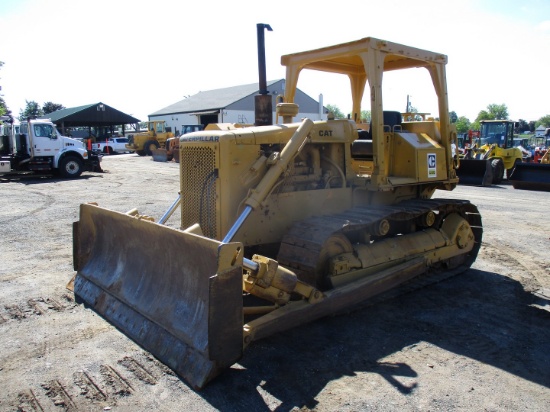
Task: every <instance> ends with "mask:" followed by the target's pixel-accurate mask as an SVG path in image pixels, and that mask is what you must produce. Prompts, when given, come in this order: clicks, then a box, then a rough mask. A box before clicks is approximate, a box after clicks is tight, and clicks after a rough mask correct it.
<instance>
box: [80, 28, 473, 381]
mask: <svg viewBox="0 0 550 412" xmlns="http://www.w3.org/2000/svg"><path fill="white" fill-rule="evenodd" d="M281 62H282V64H283V65H284V66H286V90H285V96H284V101H283V102H282V103H279V104H278V105H277V110H278V114H279V116H281V118H282V119H283V123H282V124H276V125H273V124H272V125H269V124H268V125H262V126H251V127H246V128H241V129H236V128H231V129H225V128H220V129H219V130H204V131H200V132H194V133H190V134H187V135H184V136H182V137H181V138H180V178H181V182H180V187H179V196H178V197H177V199H176V200H175V201H174V204H172V206H170V207H169V208H168V210H167V211H166V212H165V213H164V214H163V215H162V217H161V218H160V219H159V220H158V222H154V221H151V220H150V219H149V218H147V217H144V216H141V215H140V214H139V212H137V211H136V210H132V211H130V212H128V213H120V212H116V211H111V210H107V209H104V208H101V207H99V206H97V205H94V204H83V205H81V207H80V220H79V221H78V222H75V225H74V228H73V229H74V266H75V270H76V271H77V273H76V275H75V279H74V293H75V295H76V298H77V300H78V301H79V302H84V303H85V304H86V305H88V306H90V307H91V308H93V309H94V310H95V311H97V312H98V313H99V314H100V315H102V316H103V317H104V318H105V319H106V320H107V321H109V322H111V323H112V324H113V325H115V326H116V327H117V328H119V329H120V330H121V331H122V332H123V333H125V334H126V335H127V336H129V337H130V338H132V339H133V340H134V341H135V342H137V343H138V344H139V345H141V346H142V347H143V348H145V349H146V350H148V351H150V352H151V353H152V354H153V355H154V356H155V357H157V358H158V359H159V360H160V361H162V362H164V363H165V364H166V365H168V366H169V367H170V368H172V369H173V370H174V371H175V372H176V373H177V374H178V375H179V376H181V377H182V378H184V379H185V380H186V381H187V382H188V383H189V384H190V385H191V386H192V387H193V388H196V389H200V388H202V387H203V386H204V385H206V384H207V383H208V382H209V381H211V380H212V379H213V378H214V377H216V376H217V375H218V374H219V373H221V372H222V371H224V370H225V369H227V368H229V367H230V366H231V365H233V364H234V363H235V362H237V361H238V360H239V359H240V358H241V357H242V356H243V352H244V350H245V349H246V347H247V346H249V345H250V344H251V343H252V342H254V341H256V340H258V339H262V338H265V337H267V336H270V335H272V334H275V333H278V332H280V331H283V330H286V329H289V328H292V327H296V326H299V325H302V324H304V323H306V322H309V321H313V320H315V319H320V318H323V317H325V316H327V315H332V314H336V313H340V312H345V311H348V310H350V309H352V308H356V307H359V306H362V305H365V302H369V300H370V299H372V298H373V297H375V296H377V299H378V298H381V296H384V295H385V294H391V293H395V292H397V290H398V289H399V288H401V289H403V288H405V289H409V288H411V287H413V285H419V284H426V283H427V282H431V281H439V280H441V279H443V278H445V277H448V276H451V275H454V274H457V273H460V272H463V271H465V270H467V269H468V268H469V267H470V266H471V264H472V262H473V261H474V260H475V259H476V256H477V253H478V250H479V247H480V243H481V237H482V224H481V216H480V214H479V212H478V210H477V208H476V206H474V205H473V204H471V203H470V202H469V201H467V200H456V199H454V200H448V199H440V198H436V199H432V195H433V194H434V192H435V191H436V190H437V189H441V190H452V189H453V188H455V187H456V185H457V183H458V178H457V176H456V164H455V163H454V160H453V157H452V155H451V145H452V144H453V142H455V144H456V133H455V132H454V130H453V129H452V126H451V124H450V121H449V110H448V103H447V85H446V77H445V67H446V63H447V57H446V56H445V55H443V54H440V53H433V52H429V51H424V50H420V49H416V48H412V47H408V46H404V45H401V44H396V43H391V42H389V41H384V40H379V39H375V38H363V39H361V40H358V41H353V42H349V43H345V44H339V45H335V46H331V47H326V48H321V49H318V50H312V51H307V52H301V53H296V54H289V55H285V56H283V57H282V58H281ZM407 69H410V70H413V69H416V70H417V71H418V72H420V73H422V74H425V75H429V76H431V79H432V81H433V84H434V89H435V92H432V91H431V90H430V92H432V94H433V96H434V97H435V98H436V99H437V101H438V108H439V120H438V121H419V122H403V121H402V118H401V115H400V113H399V112H391V111H384V110H383V98H382V79H383V74H384V72H387V71H397V70H407ZM304 70H320V71H325V72H330V73H336V74H341V75H342V74H343V75H345V76H348V78H349V80H350V83H351V90H352V93H351V94H352V99H353V101H352V105H353V113H352V114H351V116H350V119H340V120H338V119H337V120H316V121H312V120H310V119H307V118H305V119H302V120H301V121H299V122H293V120H294V117H295V116H296V115H297V113H298V107H297V105H296V104H295V103H294V98H295V94H296V90H297V82H298V77H299V74H300V73H301V72H302V71H304ZM426 71H427V72H426ZM365 91H366V99H365V100H367V101H370V109H371V113H372V122H371V125H370V127H369V125H367V124H360V123H359V122H356V121H355V119H359V117H360V116H359V115H360V113H361V100H362V98H363V94H364V92H365ZM434 101H435V100H434ZM269 116H271V114H270V113H268V114H267V116H266V117H269ZM175 191H176V190H175ZM178 206H179V210H180V212H181V216H180V218H181V228H180V229H176V228H172V227H169V226H167V225H166V224H165V223H166V221H167V219H169V217H170V216H171V215H172V214H173V212H174V211H175V210H177V208H178Z"/></svg>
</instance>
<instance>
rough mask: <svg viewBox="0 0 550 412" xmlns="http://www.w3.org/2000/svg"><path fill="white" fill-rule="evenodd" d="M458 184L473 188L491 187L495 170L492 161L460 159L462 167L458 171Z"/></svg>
mask: <svg viewBox="0 0 550 412" xmlns="http://www.w3.org/2000/svg"><path fill="white" fill-rule="evenodd" d="M456 174H457V175H458V179H459V181H458V183H459V184H462V185H471V186H491V184H492V183H493V169H492V167H491V161H490V160H475V159H460V167H459V168H458V169H456Z"/></svg>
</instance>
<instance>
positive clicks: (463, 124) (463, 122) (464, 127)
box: [455, 116, 471, 133]
mask: <svg viewBox="0 0 550 412" xmlns="http://www.w3.org/2000/svg"><path fill="white" fill-rule="evenodd" d="M455 125H456V132H457V133H466V132H467V131H468V130H470V127H471V124H470V119H468V118H467V117H464V116H460V117H459V118H458V120H457V121H456V123H455Z"/></svg>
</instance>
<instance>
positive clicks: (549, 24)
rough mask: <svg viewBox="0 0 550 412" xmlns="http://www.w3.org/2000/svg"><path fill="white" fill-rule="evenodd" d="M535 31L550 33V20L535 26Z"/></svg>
mask: <svg viewBox="0 0 550 412" xmlns="http://www.w3.org/2000/svg"><path fill="white" fill-rule="evenodd" d="M535 30H538V31H544V32H548V33H550V20H545V21H541V22H540V23H539V24H537V25H536V26H535Z"/></svg>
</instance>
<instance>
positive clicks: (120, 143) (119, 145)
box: [92, 137, 128, 154]
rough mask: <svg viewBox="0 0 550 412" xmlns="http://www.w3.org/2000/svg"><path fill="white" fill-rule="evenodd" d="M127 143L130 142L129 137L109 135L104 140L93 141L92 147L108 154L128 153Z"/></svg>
mask: <svg viewBox="0 0 550 412" xmlns="http://www.w3.org/2000/svg"><path fill="white" fill-rule="evenodd" d="M126 144H128V138H127V137H109V138H108V139H106V140H105V141H103V142H101V141H100V142H96V143H92V149H93V150H99V151H101V152H103V153H106V154H112V153H127V152H128V149H127V148H126V147H125V146H126Z"/></svg>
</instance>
